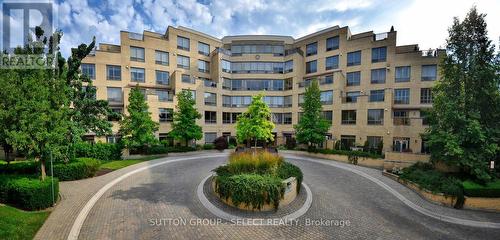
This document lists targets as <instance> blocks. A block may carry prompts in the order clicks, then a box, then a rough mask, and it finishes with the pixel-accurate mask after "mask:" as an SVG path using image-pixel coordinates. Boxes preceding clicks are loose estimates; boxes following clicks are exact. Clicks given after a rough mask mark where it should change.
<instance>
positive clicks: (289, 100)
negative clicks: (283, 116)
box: [283, 95, 292, 107]
mask: <svg viewBox="0 0 500 240" xmlns="http://www.w3.org/2000/svg"><path fill="white" fill-rule="evenodd" d="M291 106H292V96H291V95H290V96H284V97H283V107H291Z"/></svg>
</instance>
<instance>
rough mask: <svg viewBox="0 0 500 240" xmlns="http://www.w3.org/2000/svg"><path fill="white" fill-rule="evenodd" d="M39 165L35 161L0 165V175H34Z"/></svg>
mask: <svg viewBox="0 0 500 240" xmlns="http://www.w3.org/2000/svg"><path fill="white" fill-rule="evenodd" d="M39 168H40V164H39V163H37V162H35V161H25V162H18V163H16V162H11V163H10V164H2V165H0V173H5V174H36V173H38V172H39Z"/></svg>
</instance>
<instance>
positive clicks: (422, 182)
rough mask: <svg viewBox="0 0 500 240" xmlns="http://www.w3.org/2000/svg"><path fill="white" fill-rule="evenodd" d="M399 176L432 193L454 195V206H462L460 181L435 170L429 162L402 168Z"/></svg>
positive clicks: (462, 197) (462, 192)
mask: <svg viewBox="0 0 500 240" xmlns="http://www.w3.org/2000/svg"><path fill="white" fill-rule="evenodd" d="M400 178H401V179H404V180H408V181H411V182H414V183H416V184H418V185H419V186H420V187H421V188H424V189H427V190H429V191H431V192H433V193H444V194H446V195H451V196H455V197H456V198H457V202H456V204H455V206H454V207H455V208H462V206H463V203H464V201H465V199H464V191H463V187H462V183H461V181H460V180H458V179H456V178H454V177H452V176H447V175H445V174H443V173H441V172H439V171H437V170H435V169H434V168H433V166H432V165H431V164H429V163H421V162H418V163H416V164H413V165H412V166H410V167H407V168H404V169H403V170H402V174H401V175H400Z"/></svg>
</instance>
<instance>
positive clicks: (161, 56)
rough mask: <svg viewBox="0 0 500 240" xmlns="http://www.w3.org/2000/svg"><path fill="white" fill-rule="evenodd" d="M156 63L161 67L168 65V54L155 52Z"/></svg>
mask: <svg viewBox="0 0 500 240" xmlns="http://www.w3.org/2000/svg"><path fill="white" fill-rule="evenodd" d="M155 63H156V64H160V65H166V66H167V65H168V52H163V51H158V50H156V51H155Z"/></svg>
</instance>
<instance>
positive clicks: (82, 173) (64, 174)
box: [47, 158, 101, 181]
mask: <svg viewBox="0 0 500 240" xmlns="http://www.w3.org/2000/svg"><path fill="white" fill-rule="evenodd" d="M100 165H101V162H100V161H99V160H97V159H93V158H77V159H76V160H75V161H71V162H69V163H57V164H54V176H55V177H56V178H58V179H59V180H61V181H72V180H78V179H84V178H89V177H93V176H95V173H96V172H97V170H99V166H100ZM47 173H48V175H50V169H47Z"/></svg>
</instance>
